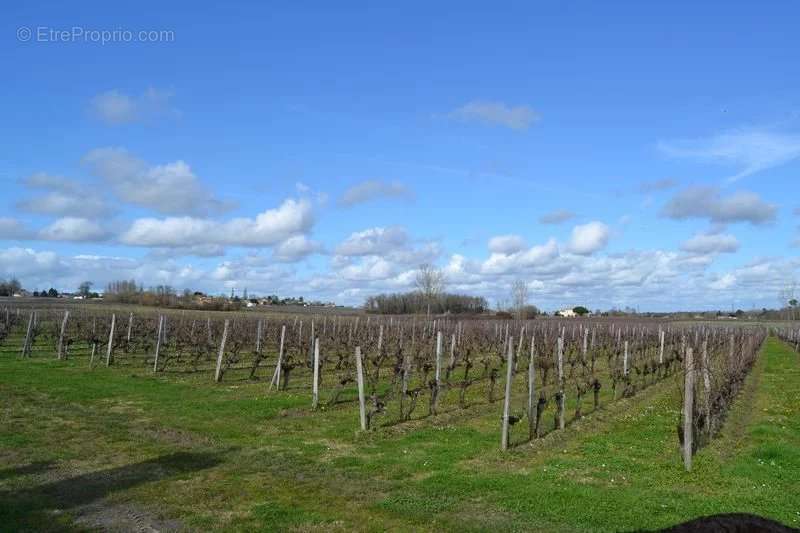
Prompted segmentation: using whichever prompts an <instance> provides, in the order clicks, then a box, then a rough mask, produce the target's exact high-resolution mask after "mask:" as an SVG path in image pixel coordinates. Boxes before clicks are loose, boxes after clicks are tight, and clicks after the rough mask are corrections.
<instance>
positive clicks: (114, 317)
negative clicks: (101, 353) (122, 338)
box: [106, 313, 117, 366]
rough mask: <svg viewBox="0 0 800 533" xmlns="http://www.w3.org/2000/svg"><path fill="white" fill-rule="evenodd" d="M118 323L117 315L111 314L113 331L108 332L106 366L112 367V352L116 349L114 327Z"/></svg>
mask: <svg viewBox="0 0 800 533" xmlns="http://www.w3.org/2000/svg"><path fill="white" fill-rule="evenodd" d="M116 323H117V315H115V314H114V313H111V330H110V331H109V332H108V348H107V349H106V366H111V352H112V351H113V348H114V326H115V325H116Z"/></svg>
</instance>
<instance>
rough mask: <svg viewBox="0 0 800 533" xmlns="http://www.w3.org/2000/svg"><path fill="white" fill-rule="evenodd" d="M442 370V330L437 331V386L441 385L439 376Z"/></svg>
mask: <svg viewBox="0 0 800 533" xmlns="http://www.w3.org/2000/svg"><path fill="white" fill-rule="evenodd" d="M441 372H442V332H441V331H437V332H436V386H437V387H438V386H439V377H440V375H441Z"/></svg>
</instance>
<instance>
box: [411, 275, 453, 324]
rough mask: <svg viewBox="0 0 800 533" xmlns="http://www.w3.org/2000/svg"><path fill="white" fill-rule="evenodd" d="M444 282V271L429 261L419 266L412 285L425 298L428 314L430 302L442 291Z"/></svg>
mask: <svg viewBox="0 0 800 533" xmlns="http://www.w3.org/2000/svg"><path fill="white" fill-rule="evenodd" d="M444 283H445V279H444V272H442V271H441V270H439V269H438V268H436V267H434V266H433V265H431V264H430V263H424V264H422V265H420V266H419V269H418V270H417V277H416V278H415V279H414V285H416V287H417V290H418V291H419V292H420V293H422V296H423V297H424V298H425V301H426V303H427V305H428V315H430V314H431V302H432V301H433V300H435V299H436V298H437V297H438V296H439V295H440V294H441V293H442V292H443V291H444Z"/></svg>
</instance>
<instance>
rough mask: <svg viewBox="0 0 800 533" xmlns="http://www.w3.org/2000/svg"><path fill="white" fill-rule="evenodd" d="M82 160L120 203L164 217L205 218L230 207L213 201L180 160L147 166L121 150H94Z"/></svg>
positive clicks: (215, 199) (214, 199) (208, 192)
mask: <svg viewBox="0 0 800 533" xmlns="http://www.w3.org/2000/svg"><path fill="white" fill-rule="evenodd" d="M83 161H84V163H85V164H86V165H87V166H88V168H89V169H90V171H91V172H92V173H94V174H95V175H96V176H98V177H100V178H101V179H103V180H104V181H105V182H106V183H108V184H109V185H110V186H111V188H112V190H113V191H114V193H115V194H116V195H117V196H118V197H119V198H120V199H121V200H122V201H124V202H128V203H131V204H135V205H139V206H142V207H147V208H150V209H153V210H155V211H157V212H159V213H162V214H165V215H184V214H185V215H205V214H209V213H220V212H224V211H226V210H228V209H230V207H231V205H230V204H229V203H227V202H223V201H221V200H219V199H217V198H215V197H214V196H213V195H212V194H211V192H210V191H208V190H207V189H206V188H205V187H204V186H203V185H202V184H201V183H200V180H199V179H198V178H197V176H196V175H195V174H194V173H193V172H192V169H191V167H189V165H188V164H186V163H185V162H184V161H181V160H178V161H174V162H172V163H167V164H164V165H154V166H148V165H147V163H145V162H144V161H142V160H141V159H138V158H136V157H134V156H132V155H131V154H130V153H129V152H128V151H127V150H125V149H123V148H97V149H94V150H92V151H90V152H89V153H88V154H87V155H86V156H85V157H84V159H83Z"/></svg>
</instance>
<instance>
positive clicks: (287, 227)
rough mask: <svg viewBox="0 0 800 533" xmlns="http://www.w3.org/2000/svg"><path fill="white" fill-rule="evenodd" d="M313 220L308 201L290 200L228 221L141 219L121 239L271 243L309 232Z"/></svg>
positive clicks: (141, 242)
mask: <svg viewBox="0 0 800 533" xmlns="http://www.w3.org/2000/svg"><path fill="white" fill-rule="evenodd" d="M313 223H314V216H313V212H312V209H311V204H310V202H309V201H308V200H305V199H301V200H294V199H288V200H285V201H284V202H283V203H282V204H281V205H280V206H279V207H277V208H274V209H268V210H266V211H264V212H263V213H260V214H258V215H256V217H255V218H234V219H231V220H229V221H225V222H219V221H215V220H209V219H203V218H195V217H168V218H164V219H157V218H140V219H137V220H135V221H134V222H133V224H131V227H130V228H129V229H128V230H127V231H126V232H125V233H123V235H122V237H121V239H120V240H121V241H122V242H123V243H124V244H129V245H132V246H178V247H183V246H194V245H209V244H218V245H223V246H224V245H231V246H271V245H274V244H277V243H279V242H280V241H283V240H286V239H288V238H289V237H292V236H295V235H299V234H302V233H305V232H307V231H308V230H309V229H310V228H311V226H312V225H313Z"/></svg>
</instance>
